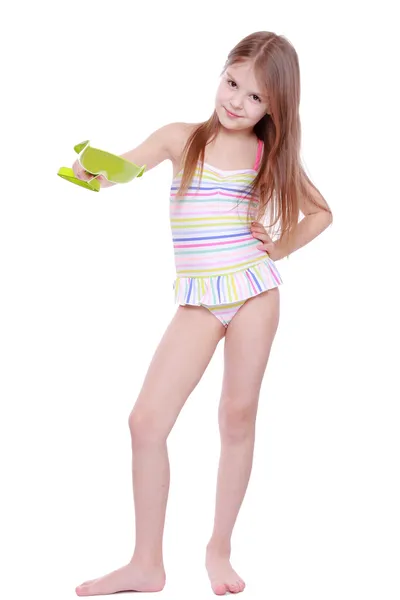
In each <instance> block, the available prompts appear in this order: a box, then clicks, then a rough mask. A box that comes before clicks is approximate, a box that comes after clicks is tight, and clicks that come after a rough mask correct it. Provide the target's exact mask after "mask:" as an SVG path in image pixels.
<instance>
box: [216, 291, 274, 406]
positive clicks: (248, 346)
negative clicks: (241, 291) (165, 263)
mask: <svg viewBox="0 0 400 600" xmlns="http://www.w3.org/2000/svg"><path fill="white" fill-rule="evenodd" d="M279 309H280V294H279V288H278V287H276V288H273V289H271V290H268V291H267V292H263V293H262V294H259V295H258V296H255V297H254V298H250V299H249V300H247V301H246V302H245V304H243V306H242V307H241V308H240V309H239V310H238V312H237V313H236V315H235V316H234V317H233V319H232V321H231V323H230V324H229V326H228V328H227V330H226V335H225V349H224V377H223V387H222V399H221V404H222V408H223V404H224V403H226V402H235V403H236V404H243V405H249V404H250V405H254V408H256V404H257V402H258V396H259V392H260V388H261V383H262V380H263V377H264V373H265V370H266V366H267V363H268V358H269V355H270V351H271V347H272V343H273V341H274V338H275V334H276V331H277V329H278V324H279Z"/></svg>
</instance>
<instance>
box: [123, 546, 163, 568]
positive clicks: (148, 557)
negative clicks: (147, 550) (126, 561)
mask: <svg viewBox="0 0 400 600" xmlns="http://www.w3.org/2000/svg"><path fill="white" fill-rule="evenodd" d="M130 563H131V564H135V565H136V566H140V568H141V569H144V570H146V571H154V570H162V571H164V561H163V557H162V556H159V555H157V554H143V553H142V552H138V551H137V550H135V552H134V553H133V556H132V558H131V560H130Z"/></svg>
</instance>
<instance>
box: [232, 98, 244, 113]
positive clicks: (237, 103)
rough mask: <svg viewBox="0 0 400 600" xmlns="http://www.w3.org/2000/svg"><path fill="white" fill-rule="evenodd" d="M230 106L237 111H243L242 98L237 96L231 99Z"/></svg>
mask: <svg viewBox="0 0 400 600" xmlns="http://www.w3.org/2000/svg"><path fill="white" fill-rule="evenodd" d="M230 105H231V107H232V108H234V109H235V110H242V108H243V101H242V100H241V99H240V98H238V97H237V96H235V97H234V98H231V100H230Z"/></svg>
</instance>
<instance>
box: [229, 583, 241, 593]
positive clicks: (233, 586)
mask: <svg viewBox="0 0 400 600" xmlns="http://www.w3.org/2000/svg"><path fill="white" fill-rule="evenodd" d="M228 589H229V591H230V592H232V594H237V593H238V591H239V589H240V588H239V582H238V581H235V582H234V583H228Z"/></svg>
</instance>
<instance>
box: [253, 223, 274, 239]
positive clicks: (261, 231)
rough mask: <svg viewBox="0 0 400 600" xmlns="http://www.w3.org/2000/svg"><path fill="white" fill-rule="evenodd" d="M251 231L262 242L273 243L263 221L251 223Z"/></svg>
mask: <svg viewBox="0 0 400 600" xmlns="http://www.w3.org/2000/svg"><path fill="white" fill-rule="evenodd" d="M251 232H252V234H253V236H254V237H255V238H257V239H258V240H260V241H261V242H266V243H272V240H271V238H270V237H269V235H268V234H267V232H266V230H265V227H264V225H262V224H261V223H257V222H255V223H252V224H251Z"/></svg>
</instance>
